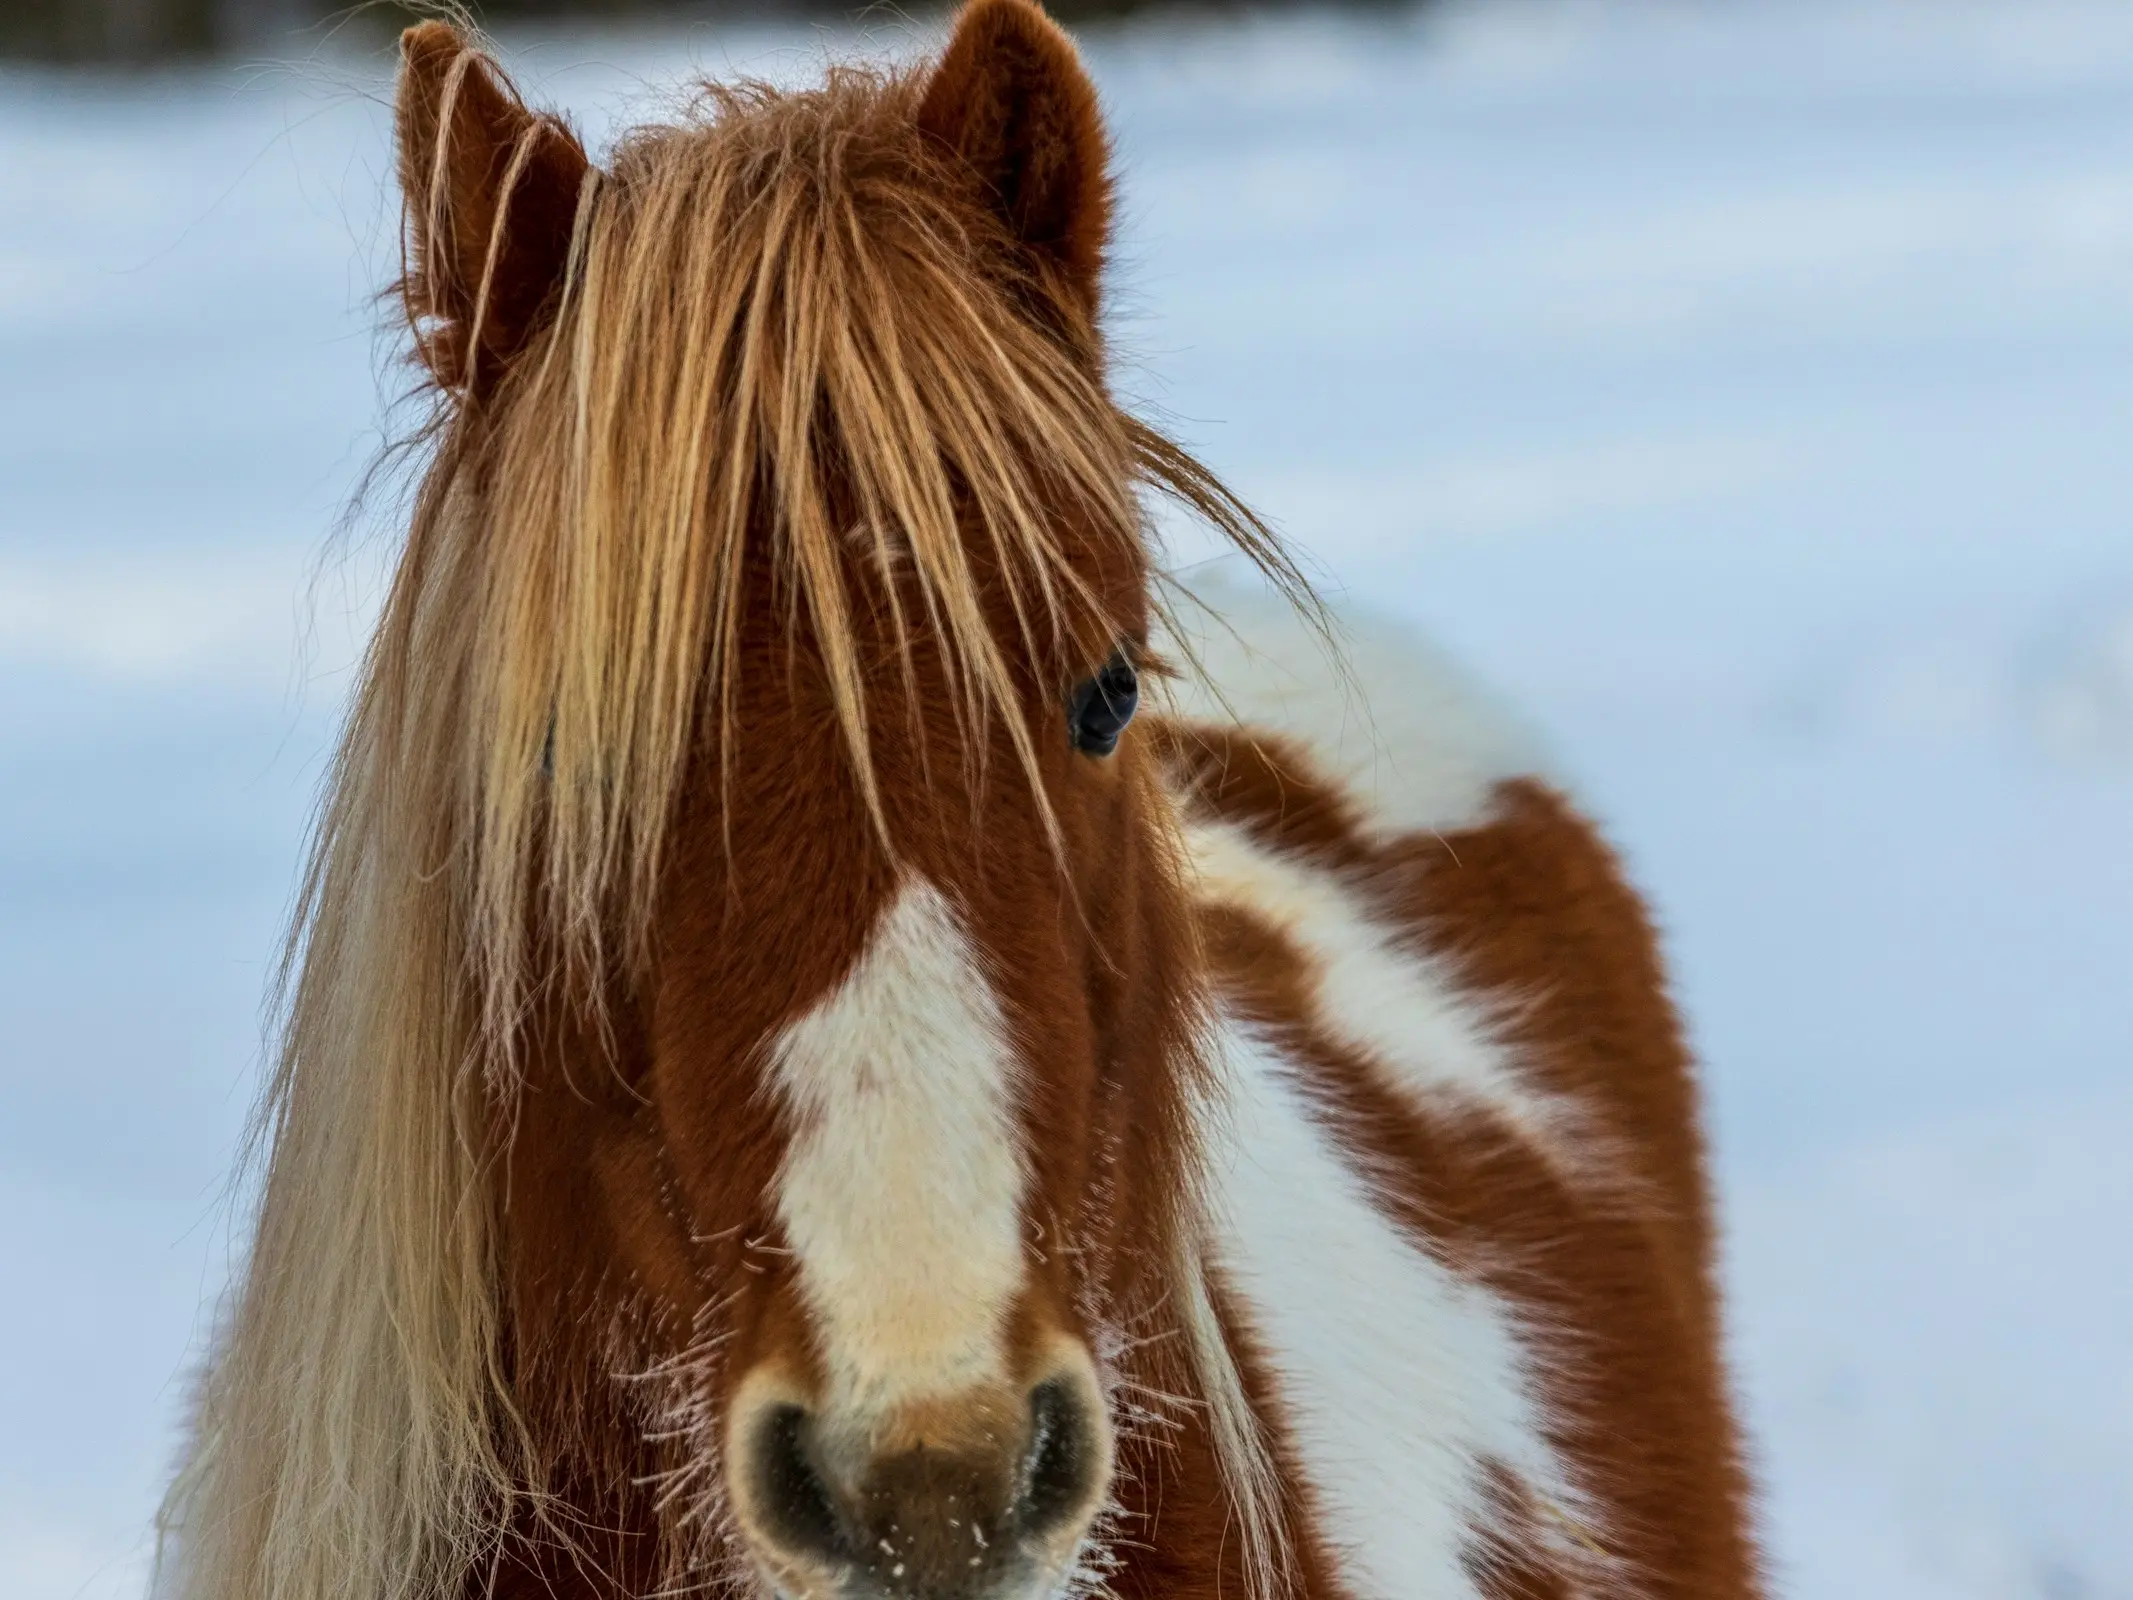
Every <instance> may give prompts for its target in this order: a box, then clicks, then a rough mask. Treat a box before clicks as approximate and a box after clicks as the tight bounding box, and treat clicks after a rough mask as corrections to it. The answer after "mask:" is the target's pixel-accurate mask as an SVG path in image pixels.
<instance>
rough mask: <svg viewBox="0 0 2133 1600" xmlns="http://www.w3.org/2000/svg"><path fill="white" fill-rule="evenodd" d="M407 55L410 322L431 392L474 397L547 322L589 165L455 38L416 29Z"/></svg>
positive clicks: (442, 29) (403, 147)
mask: <svg viewBox="0 0 2133 1600" xmlns="http://www.w3.org/2000/svg"><path fill="white" fill-rule="evenodd" d="M400 55H401V71H400V97H399V107H398V112H397V118H398V123H399V133H398V138H399V147H400V189H401V193H402V195H403V197H404V199H405V203H406V207H407V212H406V215H407V223H406V227H407V233H406V239H407V250H408V262H407V276H406V280H405V284H404V292H405V294H406V297H407V309H408V313H409V317H410V319H411V320H412V321H413V323H414V325H415V327H416V329H417V338H418V341H419V344H420V348H421V353H422V358H423V360H424V361H425V362H427V363H428V365H429V368H430V370H431V372H432V373H433V374H434V375H435V376H436V379H437V381H438V382H439V383H441V384H443V385H444V386H445V387H446V388H449V389H457V390H459V391H461V392H462V393H469V394H471V393H476V392H479V391H481V390H482V389H484V388H486V387H487V386H488V385H489V384H491V383H493V382H494V381H495V380H496V378H497V377H498V376H499V375H500V374H501V373H502V371H503V369H504V368H505V366H506V365H507V364H508V363H509V362H510V360H511V358H512V357H513V356H515V355H517V354H518V352H519V351H520V349H521V348H523V347H524V345H525V343H526V341H527V339H528V338H530V337H531V336H532V334H533V333H534V332H535V331H536V330H537V329H538V328H539V327H540V325H541V323H542V322H543V320H545V318H546V316H547V315H548V314H549V312H550V311H551V310H552V303H553V301H554V299H555V297H556V294H557V292H558V291H559V290H560V289H561V287H562V284H563V279H564V274H565V273H566V272H567V271H568V270H569V265H570V247H571V235H572V231H573V228H574V227H575V224H576V220H577V212H578V196H579V191H580V190H581V189H582V187H583V186H584V183H585V179H586V175H587V173H588V172H589V171H590V170H591V163H590V162H588V161H587V160H586V157H585V150H584V147H583V146H582V145H580V144H579V143H578V141H577V138H576V137H575V136H574V135H573V134H572V133H571V131H570V130H569V128H567V127H565V126H564V124H563V122H562V120H561V119H560V118H558V117H554V116H548V115H536V114H535V113H534V112H531V111H529V110H527V109H526V106H525V104H524V102H523V101H521V100H520V99H519V97H518V93H517V91H516V90H515V89H513V88H512V86H511V83H510V80H509V79H507V78H506V77H505V76H504V75H503V72H502V71H501V69H499V68H498V67H497V65H496V63H495V62H493V61H491V60H490V59H489V58H488V57H487V56H486V55H483V54H482V53H481V52H480V51H479V50H476V49H475V48H474V47H473V46H472V45H470V44H468V43H467V42H466V40H464V39H463V38H461V37H460V35H459V34H458V33H457V32H456V31H455V30H454V29H453V28H451V27H450V26H449V25H447V24H445V23H442V22H424V23H421V24H419V25H418V26H416V27H412V28H409V29H408V30H407V32H405V33H404V34H402V35H401V36H400Z"/></svg>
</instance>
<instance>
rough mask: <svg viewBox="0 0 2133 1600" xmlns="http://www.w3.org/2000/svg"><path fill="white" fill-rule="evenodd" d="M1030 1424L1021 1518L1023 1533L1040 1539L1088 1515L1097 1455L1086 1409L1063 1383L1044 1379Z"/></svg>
mask: <svg viewBox="0 0 2133 1600" xmlns="http://www.w3.org/2000/svg"><path fill="white" fill-rule="evenodd" d="M1029 1418H1030V1440H1029V1450H1028V1452H1027V1454H1026V1455H1025V1456H1024V1458H1023V1466H1022V1494H1021V1497H1020V1499H1021V1506H1020V1512H1021V1521H1022V1531H1023V1532H1024V1533H1026V1534H1031V1535H1035V1536H1040V1537H1041V1536H1042V1535H1044V1534H1048V1533H1051V1532H1053V1531H1054V1530H1055V1529H1057V1528H1059V1527H1060V1526H1061V1525H1062V1524H1064V1523H1066V1522H1067V1521H1069V1520H1070V1519H1072V1518H1074V1517H1077V1516H1079V1515H1082V1514H1083V1513H1085V1512H1086V1511H1087V1509H1088V1503H1089V1500H1090V1498H1091V1496H1092V1495H1093V1493H1094V1490H1095V1487H1096V1485H1095V1481H1094V1480H1095V1477H1096V1473H1097V1471H1098V1461H1097V1455H1098V1451H1097V1447H1096V1436H1095V1430H1094V1429H1093V1428H1092V1427H1091V1425H1090V1421H1089V1417H1088V1414H1087V1409H1086V1407H1085V1406H1084V1404H1083V1402H1082V1399H1081V1396H1080V1394H1079V1393H1078V1392H1077V1390H1076V1389H1075V1387H1074V1385H1073V1384H1072V1383H1070V1382H1069V1381H1068V1380H1067V1379H1065V1378H1052V1379H1048V1380H1047V1381H1046V1382H1044V1383H1040V1384H1038V1385H1037V1387H1036V1388H1034V1389H1032V1390H1031V1391H1030V1397H1029Z"/></svg>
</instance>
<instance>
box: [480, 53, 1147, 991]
mask: <svg viewBox="0 0 2133 1600" xmlns="http://www.w3.org/2000/svg"><path fill="white" fill-rule="evenodd" d="M914 100H915V85H914V83H913V82H912V80H910V79H908V78H905V77H899V76H893V75H877V74H872V73H864V72H859V71H856V70H844V71H840V72H837V73H834V74H833V75H832V77H831V79H830V82H829V83H828V85H827V86H826V87H824V88H822V89H818V90H812V91H807V92H803V93H781V92H779V91H776V90H772V89H770V88H767V87H764V86H761V85H743V86H741V87H738V88H730V87H727V88H718V89H713V90H707V91H706V92H705V95H704V97H703V100H702V102H701V108H700V111H699V113H698V115H697V116H696V118H695V119H694V120H692V121H691V122H689V123H686V124H684V125H683V126H680V127H673V128H660V129H654V130H649V131H646V132H643V133H640V134H637V135H634V136H632V137H631V138H629V139H627V140H626V141H625V142H624V143H623V144H622V145H621V146H620V148H619V149H618V151H617V152H616V155H615V157H614V161H613V168H612V173H611V175H610V176H608V177H607V178H605V179H604V180H603V181H601V182H599V183H597V184H595V185H592V186H589V187H588V190H587V193H586V196H585V199H584V203H583V205H582V207H581V214H580V217H579V223H578V229H577V232H578V248H577V250H576V251H575V253H574V255H575V259H574V261H573V265H572V271H571V276H570V281H569V282H568V284H567V285H566V288H565V292H564V296H563V301H562V305H561V309H560V311H559V313H558V315H557V317H556V319H555V322H554V325H553V328H552V330H551V331H550V333H549V334H548V335H547V337H546V341H545V344H544V345H540V346H537V347H536V348H535V349H534V350H533V351H531V352H529V353H528V355H527V357H526V358H525V360H524V372H523V374H522V377H521V379H520V381H519V382H517V383H516V384H515V385H512V386H510V387H508V388H507V390H506V392H505V393H503V394H502V395H501V396H500V397H499V400H498V409H497V415H496V417H495V419H494V425H493V427H492V428H490V429H489V430H488V431H487V432H486V433H485V435H484V439H483V446H484V447H483V449H482V450H481V452H480V459H479V462H478V470H479V472H480V475H481V478H482V481H483V483H484V484H485V486H486V493H485V495H483V496H482V497H481V500H480V508H479V514H478V516H477V517H476V518H475V519H474V522H475V524H476V525H474V526H470V527H468V528H466V529H465V530H463V532H462V535H461V536H462V537H464V538H466V539H468V540H470V541H472V542H473V543H474V545H475V546H476V548H475V551H474V552H473V562H472V566H473V567H474V569H475V572H476V576H475V578H474V582H475V584H476V586H477V589H478V593H477V594H476V596H475V597H474V598H475V600H476V603H477V611H476V614H477V615H480V616H481V617H482V619H483V621H482V623H481V624H480V625H478V626H477V627H476V628H475V629H474V630H473V633H472V636H471V642H470V648H471V649H472V650H473V652H474V653H475V659H474V660H473V661H472V662H471V663H470V665H471V668H472V670H471V672H470V682H471V686H472V688H473V691H474V693H473V700H472V703H471V705H470V708H469V722H468V726H467V729H466V736H467V737H468V739H470V740H475V741H486V742H487V743H488V744H489V746H490V752H489V755H488V758H487V759H486V760H485V761H483V762H482V763H481V764H480V766H481V782H480V789H479V794H478V798H477V806H476V814H475V815H473V816H471V817H470V818H469V825H470V826H471V827H472V828H473V829H474V830H475V832H474V837H475V839H476V840H477V841H478V842H479V849H478V851H477V860H478V861H479V862H480V863H481V867H480V871H481V874H482V878H483V881H482V883H481V884H480V886H479V888H478V890H477V894H476V897H475V898H476V902H477V904H478V905H479V906H480V908H481V922H482V926H483V929H484V932H485V934H486V936H487V937H488V938H489V939H490V940H492V941H493V943H492V944H491V945H490V948H491V949H492V950H493V951H494V952H495V953H497V954H498V955H500V956H502V957H503V958H504V959H502V960H501V961H500V962H498V963H497V964H496V966H495V969H494V970H497V971H499V972H508V971H509V970H510V969H511V968H512V967H513V966H514V965H515V964H516V963H515V960H514V959H513V956H512V952H513V951H514V949H515V944H514V941H515V937H516V936H515V934H514V933H513V931H512V930H513V928H514V927H515V926H516V925H517V924H518V923H519V922H520V921H521V920H522V918H523V912H524V907H525V906H526V905H527V904H528V890H529V888H538V889H539V890H541V891H542V892H543V894H544V896H545V899H546V901H547V903H548V905H549V906H550V907H551V908H552V911H553V913H554V914H555V916H556V918H557V925H558V926H560V927H562V928H565V929H568V930H576V931H579V932H584V933H587V934H598V933H601V932H604V931H612V930H613V929H614V928H615V927H616V926H617V925H618V922H619V923H621V924H627V923H629V922H630V921H631V920H632V917H631V914H630V913H631V909H632V908H635V909H637V910H641V908H643V907H645V906H647V905H648V904H649V903H650V898H651V894H650V891H651V889H652V886H653V882H654V880H655V879H656V875H657V871H658V863H659V845H660V839H661V834H662V831H663V828H664V825H665V820H666V817H667V815H668V814H669V812H670V810H671V807H672V802H673V798H674V795H675V793H676V790H677V787H678V784H679V782H680V780H681V778H682V775H683V771H684V769H685V766H686V763H687V761H688V757H689V752H690V750H691V748H692V743H693V739H694V735H695V732H696V730H697V728H698V727H699V726H700V722H701V719H702V718H704V717H705V716H709V717H711V718H714V719H717V720H718V721H720V722H723V721H724V720H726V719H727V718H729V717H730V716H731V713H732V695H733V686H734V677H735V671H736V661H735V651H736V646H737V643H738V639H739V634H740V629H741V626H742V620H743V595H744V589H745V588H746V585H747V582H748V574H749V568H750V565H751V564H752V563H755V562H758V561H760V560H762V559H763V557H764V556H765V555H767V556H768V558H769V560H770V562H771V564H772V570H774V571H775V573H776V574H777V578H778V584H779V588H780V590H781V592H782V594H783V595H784V597H785V602H786V605H787V607H788V612H787V614H788V617H789V619H790V623H791V626H792V627H794V628H795V629H796V630H804V632H805V634H806V636H807V638H808V641H809V643H810V644H811V646H812V648H813V649H814V651H815V652H816V653H817V655H818V656H819V658H820V660H821V662H822V664H823V669H824V671H825V673H826V676H827V679H828V687H829V691H830V694H831V697H832V702H833V705H834V708H835V713H836V718H837V721H838V724H839V727H840V730H841V732H842V735H843V739H844V742H845V744H846V746H847V749H848V751H849V755H850V759H851V763H852V769H853V772H854V774H855V775H856V777H857V779H858V782H859V785H860V789H861V791H862V794H863V796H864V798H865V800H866V802H867V805H868V807H869V809H870V811H871V812H872V813H873V815H874V817H875V820H876V822H877V824H878V825H884V826H885V824H884V819H883V812H882V806H881V798H880V792H879V788H878V785H877V782H876V765H875V761H874V754H873V752H874V745H875V742H876V734H877V724H878V721H879V714H878V707H876V706H874V705H871V704H870V695H869V689H868V683H867V666H868V663H867V662H866V660H865V659H864V655H863V651H862V649H861V647H860V644H859V639H860V635H861V620H862V619H861V613H862V611H864V610H867V609H869V608H871V609H873V610H875V611H881V610H886V612H887V613H888V614H889V616H890V618H891V622H892V626H893V628H894V630H895V633H896V636H897V637H898V639H899V640H900V641H901V643H902V646H903V648H904V650H905V652H906V660H907V662H908V650H909V647H910V644H911V641H912V640H913V639H914V638H915V637H916V636H918V635H919V634H920V633H923V634H924V635H925V636H926V637H927V638H928V639H929V641H932V642H935V643H936V644H937V645H938V647H939V652H940V655H941V657H942V659H943V660H944V661H945V662H946V663H947V664H948V666H949V668H950V670H951V671H952V673H953V674H954V678H955V683H956V687H957V690H958V694H957V703H958V711H959V713H960V715H961V716H962V718H963V720H964V722H965V723H966V724H970V723H974V722H977V721H979V720H982V719H984V718H987V717H997V718H998V720H999V722H1000V724H1001V725H1002V726H1003V727H1004V728H1005V729H1006V731H1007V734H1008V737H1009V738H1010V740H1011V741H1012V742H1013V745H1014V748H1015V751H1016V754H1017V756H1018V757H1019V759H1020V761H1021V762H1022V764H1023V766H1024V767H1025V769H1026V770H1027V771H1028V773H1029V775H1030V777H1031V779H1032V781H1034V779H1035V776H1036V758H1035V752H1034V749H1033V748H1032V747H1031V746H1030V743H1029V738H1030V735H1029V731H1028V729H1027V727H1026V726H1025V723H1024V721H1023V718H1022V716H1021V714H1020V712H1019V711H1018V710H1017V708H1016V707H1017V698H1018V691H1017V684H1016V676H1015V665H1016V659H1017V657H1018V656H1028V655H1030V654H1032V653H1034V652H1036V651H1038V650H1040V649H1041V647H1042V646H1043V644H1044V643H1045V642H1046V641H1049V640H1055V639H1057V638H1059V637H1061V636H1062V635H1063V634H1065V633H1068V632H1071V631H1072V630H1073V629H1074V628H1075V627H1076V625H1077V624H1078V623H1081V622H1084V621H1085V619H1086V618H1087V616H1088V615H1089V613H1090V612H1091V610H1092V608H1093V606H1094V597H1093V596H1092V595H1091V594H1090V592H1089V590H1088V586H1087V585H1086V583H1085V582H1084V580H1083V577H1082V575H1081V573H1080V571H1079V567H1078V564H1077V562H1076V560H1075V554H1076V553H1075V551H1073V550H1071V549H1069V548H1067V547H1066V545H1065V543H1064V542H1063V539H1062V535H1061V532H1060V528H1061V525H1062V522H1063V521H1065V520H1067V519H1071V522H1072V524H1073V525H1074V526H1075V527H1077V528H1079V529H1086V530H1094V533H1095V536H1096V537H1100V538H1110V539H1114V540H1118V541H1121V542H1122V543H1123V542H1133V544H1134V546H1135V547H1137V542H1138V541H1139V540H1140V539H1141V536H1142V535H1141V526H1140V524H1141V509H1140V506H1139V503H1138V500H1137V497H1136V495H1135V492H1134V484H1135V479H1136V477H1137V476H1139V475H1140V474H1141V471H1142V465H1143V457H1144V456H1145V455H1146V454H1147V452H1146V451H1145V449H1144V447H1143V444H1142V440H1141V434H1140V430H1138V428H1137V426H1136V425H1135V424H1134V423H1133V422H1132V421H1131V420H1130V419H1129V418H1127V417H1126V416H1125V415H1124V414H1123V413H1122V412H1120V411H1119V410H1118V409H1117V408H1116V407H1115V406H1114V405H1113V404H1112V402H1111V400H1110V399H1109V397H1108V395H1107V393H1106V391H1105V389H1104V386H1103V383H1102V379H1101V375H1100V369H1099V366H1098V358H1097V351H1096V348H1095V344H1094V339H1093V335H1092V334H1089V333H1088V332H1087V330H1076V329H1074V328H1073V327H1071V326H1070V325H1068V324H1067V323H1065V322H1061V323H1060V324H1059V325H1057V326H1053V327H1047V326H1046V325H1045V324H1044V322H1043V321H1042V320H1041V319H1037V318H1033V317H1032V316H1031V315H1030V314H1029V306H1030V305H1031V304H1032V301H1031V298H1030V297H1031V296H1032V295H1035V294H1037V293H1038V289H1037V286H1036V284H1035V283H1034V281H1033V280H1025V279H1021V278H1018V276H1017V275H1016V273H1015V271H1014V268H1013V261H1014V256H1013V253H1012V251H1011V250H1010V249H1009V248H1007V246H1006V245H1005V243H1004V241H1003V240H1002V238H1000V237H999V236H998V229H997V225H996V224H995V223H993V222H992V221H991V220H990V218H989V216H988V214H987V213H985V212H984V210H983V209H982V208H981V207H979V206H976V205H973V204H971V203H970V202H969V200H968V198H967V197H966V196H965V195H964V194H963V191H962V189H961V188H960V187H959V184H958V181H957V180H956V178H955V176H954V174H953V173H952V172H950V171H949V170H947V166H946V157H945V155H944V154H943V153H941V152H938V151H936V150H934V149H933V148H932V147H930V146H929V145H928V144H927V143H926V142H925V141H924V139H923V136H922V135H921V134H920V133H919V132H918V130H917V128H916V126H915V124H914V122H913V117H912V108H913V104H914ZM467 465H468V466H469V467H475V466H476V463H474V462H471V461H470V462H468V463H467ZM855 542H856V543H857V544H858V545H859V546H860V547H861V548H860V551H859V554H861V555H863V556H865V557H867V558H868V559H861V560H855V559H854V554H855V552H854V548H853V547H854V544H855ZM897 574H907V577H904V578H901V579H899V578H898V577H897V576H896V575H897ZM1002 579H1004V580H1005V582H1004V587H1005V590H1006V593H1007V596H1008V599H1009V600H1010V601H1011V603H1012V608H1013V612H1014V615H1015V617H1016V619H1017V622H1018V625H1019V628H1020V630H1021V633H1022V636H1023V637H1022V638H1021V639H1020V640H1019V641H1018V640H1016V639H1014V638H1013V636H1012V635H1011V634H1010V635H1009V636H1008V637H1006V638H1003V637H1001V636H1000V634H999V632H998V631H997V628H996V618H995V617H994V616H993V615H992V610H993V609H995V608H989V607H988V604H987V592H988V591H987V587H986V585H987V583H988V582H998V581H1000V580H1002ZM870 591H871V592H870ZM913 596H915V600H914V598H913ZM718 745H719V748H720V749H721V750H730V748H731V741H730V740H725V739H721V740H719V741H718ZM537 819H538V822H539V828H538V829H536V821H537ZM618 906H619V907H620V908H622V914H621V915H620V916H619V917H618V916H617V914H616V912H617V908H618ZM502 998H504V996H503V995H501V994H494V995H492V1000H500V999H502ZM506 1011H508V1008H506ZM490 1016H491V1019H492V1020H494V1021H502V1020H503V1015H502V1014H499V1012H498V1011H497V1010H496V1009H495V1008H494V1007H493V1006H492V1009H491V1011H490Z"/></svg>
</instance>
